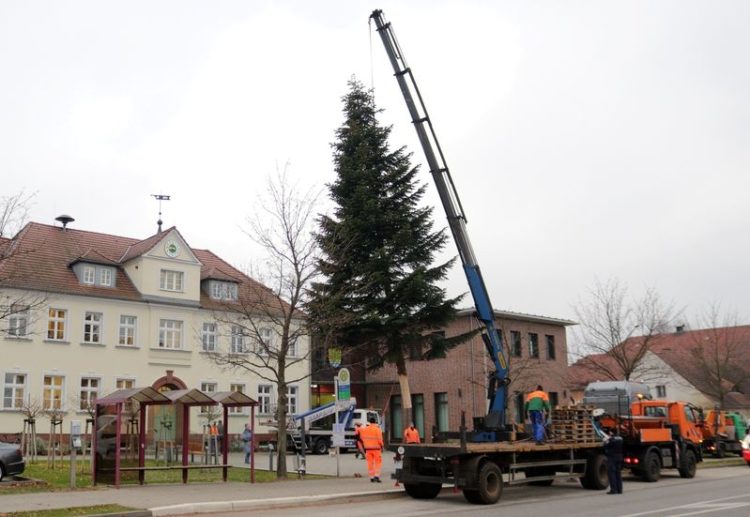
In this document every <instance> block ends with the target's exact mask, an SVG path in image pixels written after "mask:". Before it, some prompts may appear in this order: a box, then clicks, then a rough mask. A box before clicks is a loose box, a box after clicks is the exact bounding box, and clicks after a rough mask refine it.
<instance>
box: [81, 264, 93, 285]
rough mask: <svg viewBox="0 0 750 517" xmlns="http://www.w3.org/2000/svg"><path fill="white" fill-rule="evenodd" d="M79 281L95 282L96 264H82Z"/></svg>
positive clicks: (88, 283) (85, 282) (87, 283)
mask: <svg viewBox="0 0 750 517" xmlns="http://www.w3.org/2000/svg"><path fill="white" fill-rule="evenodd" d="M81 282H82V283H84V284H86V285H94V284H96V266H89V265H84V266H83V273H82V274H81Z"/></svg>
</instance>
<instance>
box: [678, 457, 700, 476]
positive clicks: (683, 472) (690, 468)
mask: <svg viewBox="0 0 750 517" xmlns="http://www.w3.org/2000/svg"><path fill="white" fill-rule="evenodd" d="M697 463H698V462H697V461H696V459H695V453H694V452H693V451H685V455H684V456H683V457H682V463H681V464H682V466H681V467H680V468H679V469H678V470H679V472H680V477H681V478H694V477H695V470H696V466H697Z"/></svg>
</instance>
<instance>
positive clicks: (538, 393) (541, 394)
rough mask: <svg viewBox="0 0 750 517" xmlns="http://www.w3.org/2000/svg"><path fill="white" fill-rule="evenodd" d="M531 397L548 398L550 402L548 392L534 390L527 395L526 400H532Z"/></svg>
mask: <svg viewBox="0 0 750 517" xmlns="http://www.w3.org/2000/svg"><path fill="white" fill-rule="evenodd" d="M531 399H542V400H546V401H547V402H549V397H548V396H547V394H546V393H545V392H543V391H539V390H537V391H532V392H531V393H529V394H528V395H526V402H528V401H530V400H531Z"/></svg>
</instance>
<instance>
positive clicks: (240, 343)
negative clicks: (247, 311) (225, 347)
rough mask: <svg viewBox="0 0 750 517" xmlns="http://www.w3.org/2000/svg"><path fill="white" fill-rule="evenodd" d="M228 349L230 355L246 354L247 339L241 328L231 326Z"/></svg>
mask: <svg viewBox="0 0 750 517" xmlns="http://www.w3.org/2000/svg"><path fill="white" fill-rule="evenodd" d="M229 347H230V348H229V353H231V354H246V353H247V339H246V336H245V330H244V329H243V328H242V326H240V325H232V330H231V343H230V345H229Z"/></svg>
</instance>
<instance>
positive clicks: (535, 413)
mask: <svg viewBox="0 0 750 517" xmlns="http://www.w3.org/2000/svg"><path fill="white" fill-rule="evenodd" d="M524 409H525V411H526V415H527V416H528V418H529V420H531V431H532V435H533V437H534V441H535V442H536V443H537V445H541V444H542V443H544V422H545V420H546V418H545V416H546V413H548V412H549V410H550V407H549V397H548V396H547V394H546V393H545V392H544V388H542V386H541V384H540V385H539V386H537V387H536V390H534V391H532V392H531V393H529V394H528V395H527V396H526V404H525V406H524Z"/></svg>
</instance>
